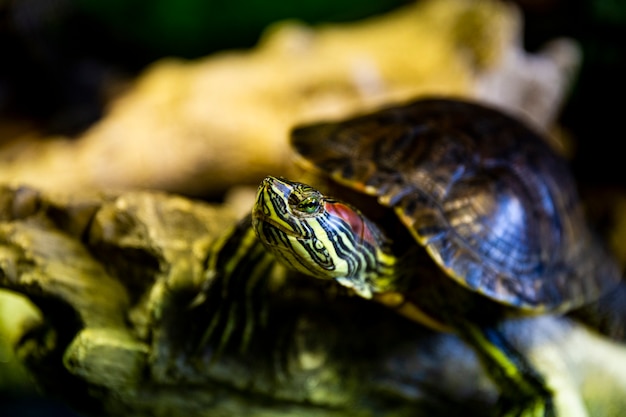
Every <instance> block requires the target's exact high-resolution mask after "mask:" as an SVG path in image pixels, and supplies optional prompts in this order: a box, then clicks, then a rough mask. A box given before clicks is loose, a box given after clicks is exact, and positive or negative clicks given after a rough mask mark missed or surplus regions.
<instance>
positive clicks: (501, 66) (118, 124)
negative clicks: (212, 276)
mask: <svg viewBox="0 0 626 417" xmlns="http://www.w3.org/2000/svg"><path fill="white" fill-rule="evenodd" d="M520 27H521V22H520V15H519V11H518V10H517V9H516V8H514V7H513V6H512V5H510V4H507V3H503V2H499V1H495V0H490V1H488V0H482V1H469V0H429V1H422V2H418V3H416V4H414V5H410V6H407V7H406V8H404V9H401V10H398V11H396V12H393V13H390V14H388V15H385V16H381V17H377V18H373V19H369V20H365V21H362V22H357V23H351V24H342V25H338V24H337V25H326V26H320V27H316V28H311V27H306V26H303V25H302V24H299V23H296V22H283V23H279V24H277V25H275V26H274V27H272V28H270V29H268V31H267V33H266V35H265V36H264V38H263V39H262V40H261V41H260V43H259V45H258V46H257V47H256V48H255V49H253V50H249V51H230V52H224V53H220V54H216V55H213V56H209V57H207V58H205V59H202V60H197V61H182V60H177V59H164V60H162V61H160V62H157V63H155V64H154V65H153V66H152V67H150V68H148V69H147V70H146V71H145V72H144V73H143V74H142V75H141V76H140V77H139V78H138V79H137V80H136V82H135V84H134V85H133V86H132V88H130V90H129V91H128V92H127V93H126V94H124V95H123V96H122V97H119V98H118V99H117V100H115V101H114V102H113V103H111V105H110V108H109V111H108V114H107V116H106V117H105V118H104V119H103V120H101V121H100V122H99V123H97V124H95V125H94V126H93V127H92V128H91V129H90V130H89V131H87V132H86V133H85V134H84V135H83V136H82V137H80V138H78V139H75V140H71V139H69V138H63V137H59V138H51V139H48V140H46V141H38V140H36V139H34V138H28V137H22V138H20V139H19V140H18V141H15V142H13V143H12V144H11V145H5V146H4V147H3V148H2V149H0V181H1V182H8V183H13V184H15V183H21V184H28V185H32V186H36V187H39V188H43V189H48V190H50V189H52V190H55V189H56V190H58V189H61V190H65V191H68V190H77V189H82V188H96V189H108V188H115V189H127V188H137V187H139V188H153V189H164V190H169V191H176V192H181V193H187V194H196V195H197V194H205V195H206V194H218V193H222V192H223V191H224V190H226V189H228V188H230V187H231V186H233V185H235V184H245V183H247V184H250V183H256V182H257V181H258V180H259V179H260V178H261V177H263V176H265V175H266V174H269V173H272V174H274V175H280V174H283V173H284V172H285V170H286V166H287V165H288V164H289V150H288V146H287V136H288V132H289V130H290V128H291V127H292V126H294V125H295V124H297V123H301V122H306V121H313V120H318V119H327V118H331V119H336V118H341V117H345V116H346V115H348V114H351V113H354V112H358V111H364V110H368V109H371V108H373V107H376V106H380V105H382V104H384V103H388V102H395V101H402V100H408V99H410V98H414V97H417V96H420V95H426V94H437V95H454V96H466V97H476V98H479V99H480V98H485V99H486V100H488V101H490V102H494V103H497V104H498V105H500V106H504V107H506V108H510V109H511V110H512V111H514V112H519V111H521V112H522V114H525V115H527V116H528V117H529V119H530V120H532V121H533V122H535V124H536V125H537V126H539V127H541V128H545V127H547V126H549V125H550V124H551V122H552V120H551V118H552V117H553V115H554V114H556V112H557V110H558V105H559V104H560V102H561V101H562V98H563V96H564V92H565V91H566V90H567V86H568V85H569V80H570V78H571V73H572V70H571V69H572V68H575V67H576V66H577V62H578V61H577V60H578V59H579V57H578V55H576V53H575V51H576V50H577V49H576V47H575V45H573V44H572V43H571V42H568V41H563V42H565V46H564V47H563V48H561V49H559V51H557V52H558V53H556V52H555V53H552V52H551V51H548V52H547V53H545V54H543V55H537V56H535V57H533V59H532V60H530V59H525V57H527V56H528V55H527V54H525V53H524V51H523V50H522V48H521V46H520V38H521V34H520ZM568 48H569V49H571V50H572V51H574V52H572V53H570V54H569V55H567V54H564V53H562V50H563V49H565V50H568ZM557 55H558V56H557ZM563 56H565V58H563ZM563 60H565V63H563V62H562V61H563ZM529 61H532V62H533V65H534V66H533V67H532V68H531V70H530V71H526V70H525V68H526V67H525V66H524V65H526V64H527V62H529ZM538 61H539V62H540V63H542V65H537V64H536V62H538ZM529 68H530V67H529ZM546 68H547V69H546ZM546 74H547V75H546ZM555 77H556V78H557V81H558V82H554V78H555ZM568 77H569V78H568ZM507 85H510V86H515V88H506V86H507ZM545 85H547V86H548V87H549V86H552V87H550V88H545V89H544V88H542V86H545ZM503 86H504V88H503ZM537 91H539V94H540V95H541V97H539V98H535V99H533V100H530V101H529V100H527V99H526V98H527V97H528V94H529V92H531V93H532V94H535V95H536V94H537ZM544 91H545V92H544ZM537 102H541V103H543V105H542V106H537V105H536V103H537ZM520 106H526V107H527V108H526V109H522V110H520ZM546 107H547V108H548V109H549V110H550V111H548V112H546V110H545V109H546ZM533 110H534V113H533ZM546 114H548V115H550V117H548V118H547V119H548V120H546V117H543V116H545V115H546Z"/></svg>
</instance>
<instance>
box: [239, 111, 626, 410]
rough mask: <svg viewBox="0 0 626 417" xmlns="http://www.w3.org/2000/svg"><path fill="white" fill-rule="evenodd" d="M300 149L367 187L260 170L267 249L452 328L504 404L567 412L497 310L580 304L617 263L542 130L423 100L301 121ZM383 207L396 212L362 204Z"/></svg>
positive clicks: (260, 229)
mask: <svg viewBox="0 0 626 417" xmlns="http://www.w3.org/2000/svg"><path fill="white" fill-rule="evenodd" d="M292 145H293V147H294V148H295V151H296V153H297V154H298V155H299V156H301V157H302V159H303V160H304V162H305V163H306V164H305V165H306V166H307V167H308V169H309V170H314V171H316V172H317V173H318V174H320V175H322V176H326V177H327V178H329V179H331V180H332V181H334V182H335V183H337V184H340V185H341V186H343V187H345V190H346V191H336V192H339V193H340V194H341V195H346V196H348V195H350V194H355V195H357V196H361V197H359V198H357V200H356V201H351V203H347V202H343V201H340V200H337V199H334V198H331V197H328V196H326V195H324V194H322V193H321V192H320V191H318V190H317V189H314V188H312V187H311V186H309V185H305V184H302V183H297V182H292V181H289V180H286V179H279V178H274V177H268V178H266V179H265V180H264V181H263V182H262V184H261V186H260V187H259V191H258V194H257V201H256V203H255V206H254V208H253V211H252V226H253V228H254V230H255V232H256V236H257V238H258V241H260V242H261V243H262V244H263V245H264V247H265V248H266V249H267V251H268V252H270V253H272V254H273V255H274V256H275V257H276V258H277V259H278V260H279V261H280V262H281V263H282V264H284V265H286V266H288V267H289V268H292V269H295V270H298V271H300V272H302V273H304V274H308V275H312V276H314V277H316V278H322V279H332V280H336V281H337V282H338V283H340V284H342V285H343V286H346V287H349V288H352V289H353V290H354V291H355V292H356V293H357V294H359V295H360V296H362V297H364V298H374V299H376V300H378V301H380V302H383V303H384V304H387V305H390V306H392V307H395V308H398V309H399V310H400V311H401V312H402V313H403V314H405V315H407V316H409V317H411V318H413V319H416V320H418V321H422V322H423V323H425V324H426V325H429V326H431V327H434V328H436V329H452V330H454V331H456V332H457V333H458V334H459V335H461V336H462V337H463V338H464V339H465V340H466V341H467V342H468V343H469V344H470V345H472V346H473V347H474V348H475V350H476V352H477V354H478V356H479V357H480V358H481V359H482V361H483V363H484V365H485V366H486V369H487V370H488V371H489V372H490V374H491V376H492V378H493V379H494V380H495V381H496V383H497V384H498V386H499V387H500V389H501V390H502V399H503V400H502V409H503V414H506V415H524V416H531V415H532V416H538V415H541V416H551V415H556V414H557V413H558V414H562V413H563V410H561V409H559V407H555V406H554V404H553V401H552V395H553V393H552V392H551V387H548V386H546V384H545V383H544V380H543V378H542V376H541V375H540V374H539V373H538V372H536V371H535V370H534V369H533V367H532V366H531V365H530V363H529V361H527V360H526V358H524V357H523V356H522V355H521V354H519V353H518V352H516V350H515V349H514V348H512V346H511V344H510V343H508V342H507V340H506V339H505V338H504V337H503V336H502V334H501V333H500V332H499V331H498V319H499V318H501V317H503V316H504V315H507V316H508V315H510V314H512V313H513V314H536V313H546V312H550V313H561V312H564V311H567V310H570V309H573V308H576V307H579V306H582V305H584V304H586V303H589V302H592V301H594V300H597V299H598V297H599V296H600V295H602V294H603V293H605V292H606V291H607V290H608V289H610V288H611V287H612V286H613V285H615V284H616V283H617V282H618V280H619V273H618V271H617V268H616V267H615V265H614V263H613V261H612V260H611V258H610V257H609V256H608V255H607V254H606V253H605V251H604V250H603V249H602V248H601V245H598V242H597V241H596V240H595V239H594V238H593V236H592V233H591V231H590V230H589V228H588V226H587V224H586V222H585V221H584V218H583V214H582V211H581V210H582V209H581V206H580V202H579V200H578V197H577V193H576V190H575V184H574V181H573V179H572V177H571V175H570V173H569V171H568V168H567V166H566V165H567V164H566V163H565V162H564V161H563V160H562V159H561V158H560V157H559V156H558V155H556V154H555V152H553V151H552V150H551V149H550V148H549V146H548V145H547V144H546V143H545V142H544V140H543V139H542V138H541V137H540V136H539V135H538V134H537V133H535V132H533V131H532V130H530V129H529V128H528V127H526V126H525V125H523V124H522V123H520V122H518V121H516V120H515V119H513V118H511V117H509V116H507V115H505V114H503V113H501V112H499V111H496V110H493V109H490V108H487V107H484V106H482V105H479V104H475V103H470V102H465V101H459V100H450V99H424V100H419V101H415V102H413V103H410V104H407V105H402V106H398V107H391V108H387V109H383V110H381V111H378V112H375V113H372V114H369V115H365V116H361V117H356V118H353V119H350V120H347V121H343V122H339V123H322V124H316V125H310V126H305V127H300V128H296V129H295V130H294V131H293V134H292ZM354 191H356V193H355V192H354ZM365 196H372V197H373V198H371V200H368V199H367V198H366V197H365ZM357 207H358V208H357ZM380 207H384V208H389V211H392V212H395V214H396V215H397V216H393V217H390V216H385V215H384V213H383V215H381V216H378V217H377V218H372V219H369V218H368V217H366V215H365V214H363V212H368V211H370V209H372V208H380ZM383 211H384V210H383ZM390 218H393V219H395V221H396V222H397V224H399V225H401V227H397V225H394V224H393V222H394V221H393V220H390ZM398 219H399V222H398V221H397V220H398ZM407 230H408V232H409V233H406V231H407ZM404 235H406V236H404ZM407 236H408V238H407ZM243 240H244V241H245V244H243V245H239V246H238V250H239V251H240V253H244V252H245V250H246V249H242V248H250V247H256V246H255V245H256V241H255V239H254V235H252V234H251V233H248V234H247V235H245V239H243ZM416 243H417V244H416ZM257 253H258V248H257Z"/></svg>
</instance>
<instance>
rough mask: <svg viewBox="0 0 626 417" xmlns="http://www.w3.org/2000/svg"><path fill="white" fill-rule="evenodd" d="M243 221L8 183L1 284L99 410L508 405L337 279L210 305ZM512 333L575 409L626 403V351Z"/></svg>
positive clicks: (270, 412) (57, 389) (439, 344)
mask: <svg viewBox="0 0 626 417" xmlns="http://www.w3.org/2000/svg"><path fill="white" fill-rule="evenodd" d="M235 222H236V219H235V218H234V216H233V214H232V213H231V212H230V211H229V210H228V209H226V208H225V207H221V206H215V205H208V204H204V203H200V202H192V201H190V200H187V199H184V198H180V197H176V196H171V195H166V194H162V193H149V192H130V193H124V194H120V195H107V194H97V195H91V196H53V195H44V194H42V193H40V192H38V191H36V190H33V189H29V188H9V187H3V188H0V287H4V288H7V289H9V290H12V291H15V292H18V293H21V294H24V295H25V296H27V297H28V298H29V299H30V300H32V302H33V303H34V304H35V305H36V306H37V307H38V308H39V309H40V310H41V312H42V317H43V320H42V321H41V322H39V323H36V324H34V325H32V326H31V327H30V328H28V329H25V330H24V333H23V335H22V336H21V338H20V340H19V342H18V343H17V345H16V351H17V354H18V356H19V358H20V359H21V360H22V361H24V362H25V363H26V364H27V365H28V367H29V369H30V371H31V372H32V373H33V375H34V376H35V378H36V380H37V382H38V383H39V385H40V386H41V387H42V388H43V389H44V391H45V392H48V393H50V394H52V395H55V396H57V397H60V398H63V399H64V400H65V401H66V402H67V403H69V404H70V405H72V406H73V407H75V408H77V409H78V410H80V411H81V412H83V413H85V414H87V415H96V416H97V415H116V416H124V415H128V416H131V415H132V416H177V415H180V416H244V415H245V416H305V417H306V416H331V417H332V416H421V415H424V416H437V415H442V416H448V415H461V414H462V415H481V416H484V415H491V414H490V410H494V405H495V404H496V402H497V391H496V389H495V387H494V386H493V385H492V383H491V382H490V380H489V379H488V378H487V377H486V375H485V373H484V372H483V371H482V370H481V368H480V366H479V364H478V363H477V361H476V358H475V356H474V354H473V352H472V351H471V350H470V349H468V348H467V347H466V346H465V345H464V344H463V343H462V342H461V341H460V340H459V339H457V338H456V337H455V336H454V335H447V334H439V333H433V332H431V331H429V330H426V329H424V328H422V327H420V326H419V325H416V324H415V323H411V322H408V321H407V320H405V319H403V318H401V317H399V316H397V315H395V314H394V313H393V312H391V311H388V310H386V309H385V308H383V307H381V306H378V305H376V304H374V303H370V302H367V301H366V300H361V299H359V298H357V297H351V296H349V295H347V294H344V293H342V292H341V291H340V290H337V289H333V288H334V287H328V286H326V284H324V285H323V286H322V285H321V284H319V283H317V282H314V281H313V280H308V279H303V278H299V277H292V276H284V275H279V274H278V273H274V272H272V273H271V276H269V277H268V279H267V281H266V282H265V283H264V284H263V285H260V286H256V287H250V288H253V289H254V291H252V290H249V289H248V288H241V289H237V288H231V289H230V291H229V292H228V293H224V292H222V291H212V290H211V289H209V292H208V297H207V299H206V300H205V301H204V302H203V303H199V304H198V303H196V302H194V300H197V298H196V297H197V294H198V291H199V289H200V288H201V287H202V285H203V281H204V280H205V279H207V277H206V276H205V261H206V258H207V254H208V253H209V249H210V247H211V244H212V243H214V242H215V241H216V240H217V239H219V237H220V236H222V235H223V234H224V233H225V232H226V231H227V229H228V228H229V227H231V226H232V225H234V224H235ZM259 288H260V290H259ZM247 291H248V292H247ZM215 317H219V318H220V319H219V320H217V321H215V320H213V319H214V318H215ZM250 324H252V326H251V325H250ZM502 327H503V331H505V332H506V333H507V334H508V335H509V337H510V339H511V340H513V341H514V342H515V343H516V344H517V346H516V347H517V348H518V349H520V350H521V351H523V352H527V353H528V357H529V358H531V360H533V361H535V362H536V364H537V366H538V368H539V369H541V370H542V371H544V372H545V375H546V379H547V380H548V382H549V383H550V384H551V385H552V386H553V387H554V388H555V389H556V390H557V391H558V392H559V393H560V394H559V395H558V396H557V401H578V402H584V403H585V404H586V406H587V409H588V410H589V415H593V416H618V415H621V413H623V412H624V411H625V410H626V402H625V400H624V398H626V396H624V393H626V378H625V376H626V351H624V349H623V348H622V347H621V346H619V345H617V344H613V343H612V342H610V341H608V340H606V339H603V338H601V337H599V336H597V335H595V334H593V333H591V332H589V331H587V330H586V329H584V328H583V327H582V326H580V325H578V324H576V323H574V322H571V321H569V320H567V319H563V318H558V317H542V318H529V319H524V320H517V321H510V322H505V323H503V326H502ZM209 328H212V329H213V331H212V332H210V333H209V337H208V338H207V337H205V336H206V335H207V329H209ZM203 340H204V342H202V341H203ZM244 342H245V343H244ZM598 381H602V384H601V385H602V386H603V388H602V389H599V388H598V386H599V385H598ZM609 382H610V383H609ZM561 393H562V394H561Z"/></svg>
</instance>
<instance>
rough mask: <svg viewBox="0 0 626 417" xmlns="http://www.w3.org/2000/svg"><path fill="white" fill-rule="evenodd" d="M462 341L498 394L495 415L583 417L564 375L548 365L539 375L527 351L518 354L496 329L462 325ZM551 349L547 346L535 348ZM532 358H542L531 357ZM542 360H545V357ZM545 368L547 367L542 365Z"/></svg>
mask: <svg viewBox="0 0 626 417" xmlns="http://www.w3.org/2000/svg"><path fill="white" fill-rule="evenodd" d="M460 331H461V334H462V336H463V338H464V339H465V340H466V341H468V342H469V343H470V344H471V345H472V346H473V347H474V349H475V351H476V353H477V354H478V356H479V358H480V360H481V361H482V363H483V364H484V366H485V368H486V370H487V372H488V373H489V374H490V376H491V378H492V379H493V380H494V382H495V383H496V385H497V386H498V387H499V389H500V391H501V397H500V401H499V404H498V414H497V415H501V416H505V417H565V416H567V417H574V416H576V417H586V416H587V415H588V414H587V411H586V408H585V405H584V404H583V402H582V399H581V397H580V395H579V394H578V393H577V392H576V390H575V389H574V387H573V386H572V384H571V383H570V381H569V380H568V376H567V372H565V371H564V370H561V369H554V368H553V367H552V368H551V367H550V366H541V367H540V368H541V369H542V370H545V371H549V374H542V373H541V372H540V371H538V367H537V366H536V364H534V363H532V362H531V358H530V357H529V356H528V352H524V353H522V352H520V350H519V349H517V348H516V347H515V346H514V345H513V344H512V343H511V342H509V341H508V340H507V338H506V337H505V335H504V334H503V333H502V332H501V331H500V330H499V329H497V328H495V327H480V326H477V325H475V324H472V323H463V325H462V326H461V328H460ZM541 348H545V349H548V350H549V349H550V347H549V346H545V347H536V348H535V349H541ZM532 356H533V357H536V358H538V357H541V356H545V355H537V352H534V353H533V354H532ZM544 359H545V358H544ZM543 365H547V364H545V363H544V364H543Z"/></svg>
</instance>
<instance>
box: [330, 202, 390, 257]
mask: <svg viewBox="0 0 626 417" xmlns="http://www.w3.org/2000/svg"><path fill="white" fill-rule="evenodd" d="M324 209H325V210H326V212H327V213H328V214H330V215H332V216H336V217H339V218H340V219H342V220H343V221H344V222H346V223H347V224H348V225H349V226H350V229H352V231H353V232H354V235H355V236H358V237H359V239H360V241H362V242H368V243H369V244H370V245H372V246H374V247H376V246H377V245H378V244H379V243H378V242H377V240H376V239H375V238H374V234H373V233H372V231H371V230H370V227H369V224H368V222H367V221H366V220H365V218H364V217H363V215H362V214H361V213H360V212H358V211H357V210H355V209H354V208H352V207H350V206H348V205H347V204H344V203H340V202H337V201H325V202H324Z"/></svg>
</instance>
